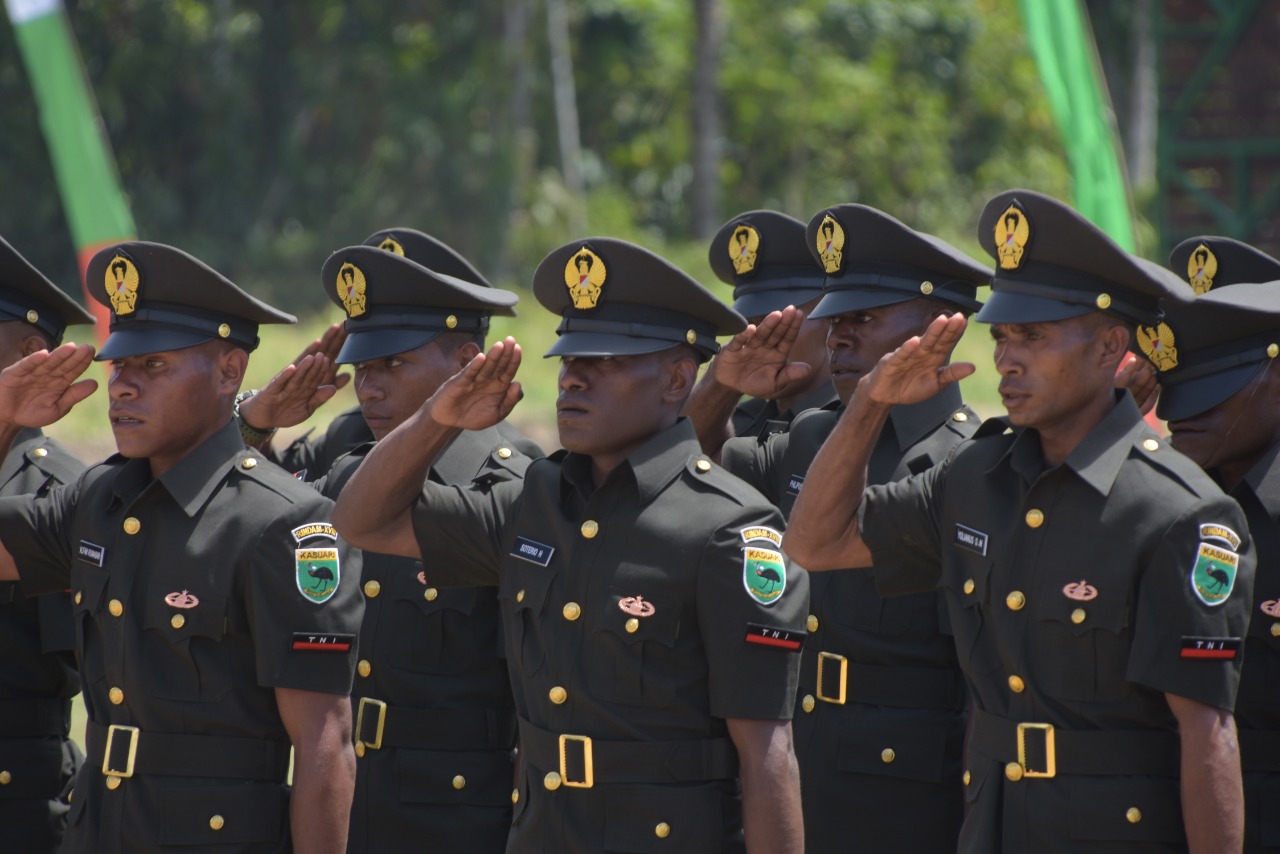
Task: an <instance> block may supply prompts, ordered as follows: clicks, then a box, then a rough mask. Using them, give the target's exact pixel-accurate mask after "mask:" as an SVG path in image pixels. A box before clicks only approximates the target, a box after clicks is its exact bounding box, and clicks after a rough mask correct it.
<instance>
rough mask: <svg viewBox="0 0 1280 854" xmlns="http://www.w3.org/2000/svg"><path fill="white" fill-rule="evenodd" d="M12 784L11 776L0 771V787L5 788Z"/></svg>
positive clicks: (6, 772)
mask: <svg viewBox="0 0 1280 854" xmlns="http://www.w3.org/2000/svg"><path fill="white" fill-rule="evenodd" d="M12 782H13V775H12V774H10V773H9V772H8V771H0V786H7V785H9V784H10V783H12Z"/></svg>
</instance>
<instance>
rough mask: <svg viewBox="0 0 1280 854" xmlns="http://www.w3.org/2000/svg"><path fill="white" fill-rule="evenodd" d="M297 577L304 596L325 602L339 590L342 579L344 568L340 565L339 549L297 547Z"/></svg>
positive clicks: (311, 599) (310, 600) (312, 600)
mask: <svg viewBox="0 0 1280 854" xmlns="http://www.w3.org/2000/svg"><path fill="white" fill-rule="evenodd" d="M294 554H295V555H296V556H297V560H296V563H295V578H296V579H297V582H298V592H299V593H301V594H302V598H303V599H306V600H307V601H308V602H314V603H315V604H317V605H321V604H324V603H325V602H328V601H329V600H330V599H332V598H333V595H334V594H335V593H337V592H338V583H339V582H340V581H341V580H342V568H341V567H340V566H339V565H338V550H337V549H336V548H324V549H314V548H313V549H295V550H294Z"/></svg>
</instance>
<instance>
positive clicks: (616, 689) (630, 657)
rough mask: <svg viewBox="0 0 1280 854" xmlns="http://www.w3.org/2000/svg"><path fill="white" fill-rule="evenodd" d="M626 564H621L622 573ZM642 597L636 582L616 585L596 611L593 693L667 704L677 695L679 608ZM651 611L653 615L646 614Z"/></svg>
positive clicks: (612, 699)
mask: <svg viewBox="0 0 1280 854" xmlns="http://www.w3.org/2000/svg"><path fill="white" fill-rule="evenodd" d="M625 568H626V564H623V565H622V566H621V567H619V570H620V571H619V575H623V574H624V573H623V572H622V570H624V569H625ZM639 595H640V594H639V591H638V589H637V588H636V587H634V586H632V587H626V588H624V587H617V586H615V587H611V588H609V590H608V593H607V595H606V596H605V598H604V599H603V600H602V601H601V603H600V605H599V606H598V607H596V608H593V609H592V617H591V641H590V645H589V647H588V653H587V665H588V672H589V674H590V677H591V684H592V691H593V692H594V693H596V694H597V695H598V696H599V697H600V698H601V699H603V700H606V701H608V702H612V703H623V704H626V705H631V706H650V707H653V708H662V707H665V706H668V705H670V704H671V702H672V701H673V700H674V699H675V695H676V693H675V692H676V666H677V665H676V650H675V645H676V638H677V637H678V636H679V634H680V607H679V604H678V603H676V602H674V601H672V600H669V599H665V598H662V597H654V598H649V597H647V596H645V597H644V601H643V602H641V603H636V602H635V599H636V598H637V597H638V596H639ZM619 602H623V603H624V604H625V605H626V607H627V610H623V608H622V607H619ZM646 606H647V607H646ZM649 609H652V613H649V614H648V615H647V616H645V615H644V612H645V611H646V610H649Z"/></svg>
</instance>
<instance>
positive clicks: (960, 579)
mask: <svg viewBox="0 0 1280 854" xmlns="http://www.w3.org/2000/svg"><path fill="white" fill-rule="evenodd" d="M991 566H992V560H991V558H989V557H987V556H985V555H979V554H971V553H969V552H965V551H961V550H959V549H957V548H956V547H954V546H951V547H948V549H947V550H946V553H944V554H943V565H942V577H941V579H940V581H939V587H940V588H941V589H942V590H943V591H944V592H945V594H946V598H947V614H948V616H949V618H950V621H951V632H952V634H953V635H954V636H955V639H956V652H957V653H958V654H959V656H960V663H961V666H962V667H964V668H965V669H966V670H968V671H970V672H972V673H991V672H993V671H995V670H997V669H999V668H1000V667H1001V663H1000V655H999V653H998V651H997V650H996V644H995V640H994V638H992V636H991V629H990V628H989V627H987V626H986V615H985V611H986V609H987V608H990V607H991V605H990V603H989V602H988V601H987V600H988V596H989V588H990V585H991Z"/></svg>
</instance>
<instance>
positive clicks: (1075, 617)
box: [1071, 608, 1085, 626]
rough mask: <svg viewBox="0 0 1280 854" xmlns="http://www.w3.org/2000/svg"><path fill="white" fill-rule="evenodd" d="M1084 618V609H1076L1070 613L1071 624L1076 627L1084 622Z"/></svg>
mask: <svg viewBox="0 0 1280 854" xmlns="http://www.w3.org/2000/svg"><path fill="white" fill-rule="evenodd" d="M1084 617H1085V614H1084V608H1076V609H1075V610H1074V611H1072V612H1071V622H1073V623H1075V624H1076V625H1077V626H1078V625H1080V624H1081V623H1083V622H1084Z"/></svg>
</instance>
